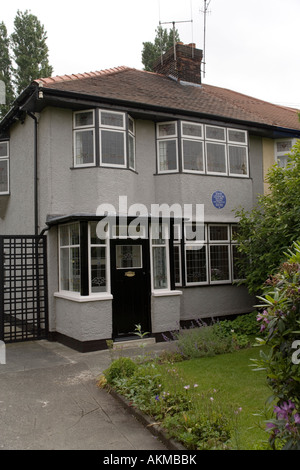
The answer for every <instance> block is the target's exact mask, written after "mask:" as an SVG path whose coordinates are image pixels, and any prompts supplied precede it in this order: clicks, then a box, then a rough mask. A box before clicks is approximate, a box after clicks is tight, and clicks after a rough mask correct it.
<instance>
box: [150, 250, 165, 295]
mask: <svg viewBox="0 0 300 470" xmlns="http://www.w3.org/2000/svg"><path fill="white" fill-rule="evenodd" d="M152 256H153V286H154V289H166V288H167V287H168V274H167V253H166V247H164V246H159V247H153V248H152Z"/></svg>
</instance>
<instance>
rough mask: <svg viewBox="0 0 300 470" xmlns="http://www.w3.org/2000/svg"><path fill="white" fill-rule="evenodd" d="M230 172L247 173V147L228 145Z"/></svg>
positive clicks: (236, 173)
mask: <svg viewBox="0 0 300 470" xmlns="http://www.w3.org/2000/svg"><path fill="white" fill-rule="evenodd" d="M228 150H229V173H231V174H235V175H247V173H248V171H247V148H246V147H237V146H235V145H228Z"/></svg>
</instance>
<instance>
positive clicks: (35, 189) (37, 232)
mask: <svg viewBox="0 0 300 470" xmlns="http://www.w3.org/2000/svg"><path fill="white" fill-rule="evenodd" d="M27 114H28V116H30V117H31V118H32V119H33V120H34V137H33V138H34V144H33V145H34V147H33V150H34V233H35V235H38V234H39V215H38V210H39V206H38V204H39V203H38V175H37V166H38V151H37V134H38V133H37V128H38V119H37V117H36V116H35V114H33V113H31V112H30V111H27Z"/></svg>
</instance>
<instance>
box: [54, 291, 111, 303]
mask: <svg viewBox="0 0 300 470" xmlns="http://www.w3.org/2000/svg"><path fill="white" fill-rule="evenodd" d="M53 295H54V297H57V298H59V299H65V300H71V301H73V302H98V301H101V300H112V299H113V296H112V295H111V294H108V293H107V292H105V293H103V294H94V295H87V296H83V295H80V294H76V293H75V292H55V293H54V294H53Z"/></svg>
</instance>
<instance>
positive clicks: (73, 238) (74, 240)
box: [70, 224, 79, 245]
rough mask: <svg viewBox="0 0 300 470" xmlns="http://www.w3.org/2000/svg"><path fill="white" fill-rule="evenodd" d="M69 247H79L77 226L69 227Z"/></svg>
mask: <svg viewBox="0 0 300 470" xmlns="http://www.w3.org/2000/svg"><path fill="white" fill-rule="evenodd" d="M70 245H79V224H71V225H70Z"/></svg>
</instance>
